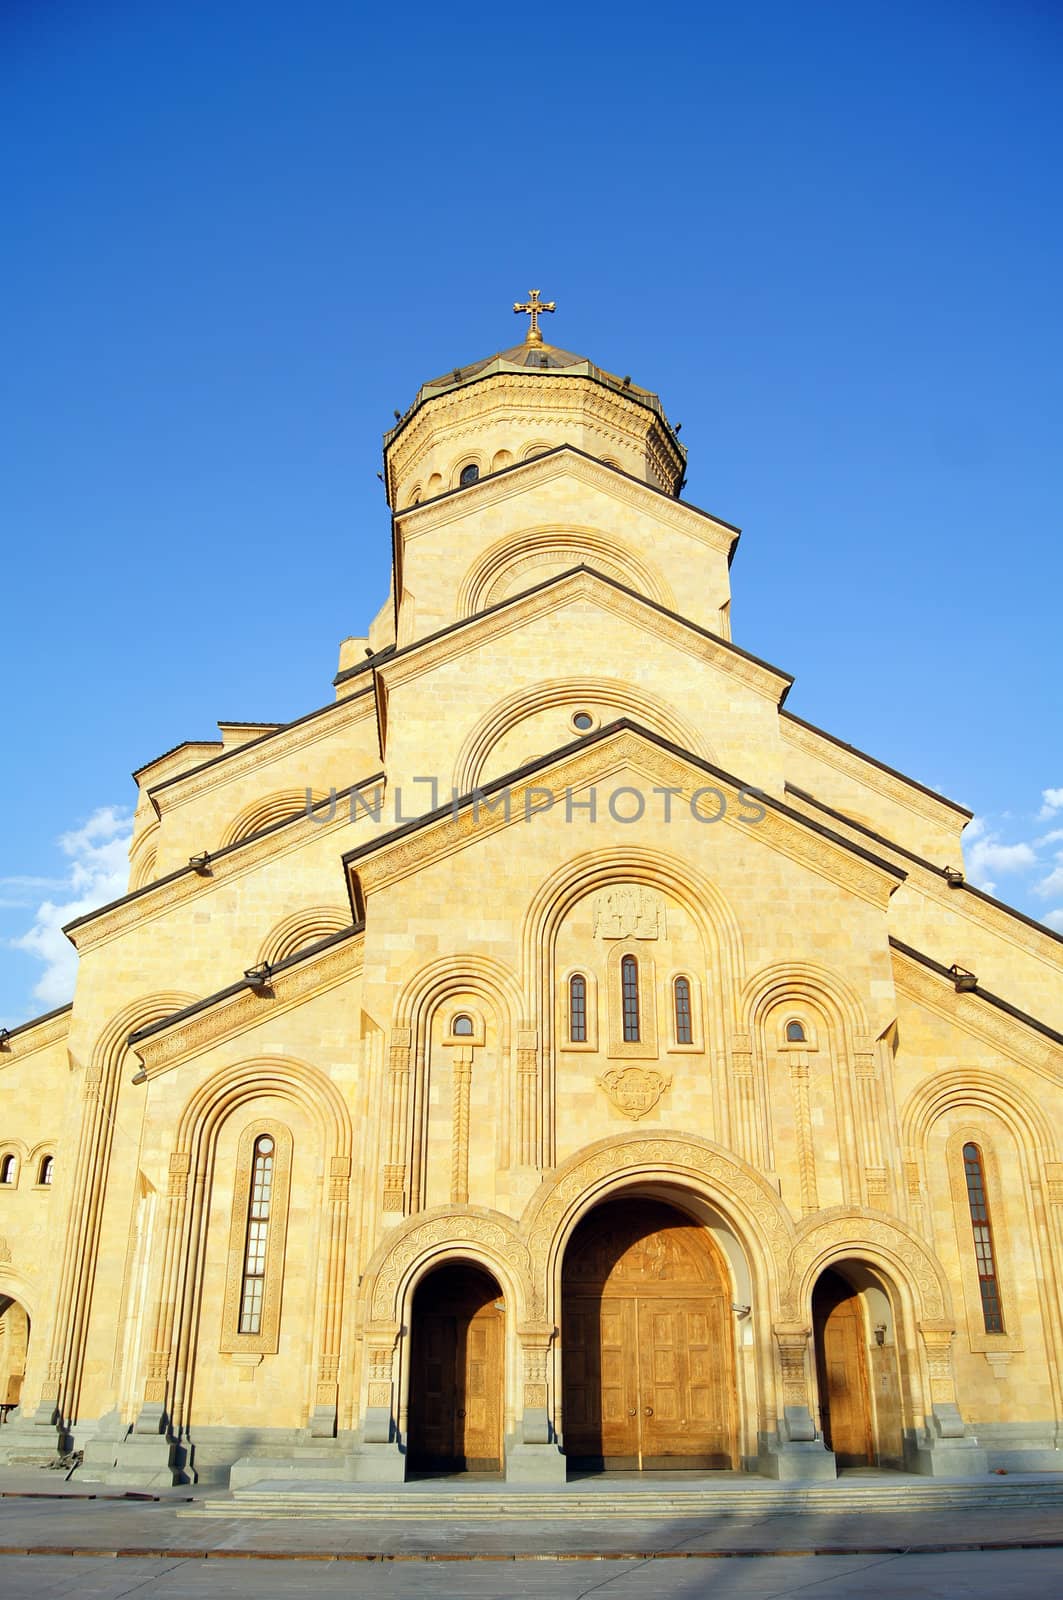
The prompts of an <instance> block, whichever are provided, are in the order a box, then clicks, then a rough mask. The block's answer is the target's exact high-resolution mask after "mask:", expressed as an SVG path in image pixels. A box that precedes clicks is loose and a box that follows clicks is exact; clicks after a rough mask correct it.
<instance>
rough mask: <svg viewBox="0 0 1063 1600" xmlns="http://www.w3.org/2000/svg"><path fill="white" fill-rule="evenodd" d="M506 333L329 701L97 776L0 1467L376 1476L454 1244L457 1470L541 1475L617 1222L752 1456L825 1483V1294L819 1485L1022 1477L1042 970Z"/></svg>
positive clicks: (12, 1308) (465, 386) (1051, 1150)
mask: <svg viewBox="0 0 1063 1600" xmlns="http://www.w3.org/2000/svg"><path fill="white" fill-rule="evenodd" d="M537 349H538V350H539V351H545V352H547V353H548V354H552V355H553V357H554V358H555V359H554V360H553V361H552V363H551V364H545V363H544V364H542V365H539V366H537V365H536V363H535V362H533V361H531V360H530V357H529V351H528V349H526V348H525V347H519V348H518V349H517V350H515V351H510V352H505V353H503V355H502V356H499V357H496V358H493V360H492V361H491V362H489V363H486V364H480V365H477V366H474V367H472V368H469V369H467V370H463V369H458V371H456V372H455V374H453V376H452V378H451V379H449V380H446V381H444V380H440V382H439V383H438V384H437V385H427V386H426V387H425V389H423V390H422V391H421V393H420V395H419V396H418V399H417V401H416V402H415V404H414V406H413V407H411V410H410V412H408V413H407V415H406V416H405V417H404V418H403V419H402V420H401V421H400V422H399V424H398V425H397V427H396V428H395V429H394V430H393V431H392V433H391V434H389V436H388V439H387V440H386V449H385V456H386V462H387V469H388V485H389V493H390V495H391V499H392V504H393V510H394V550H395V557H394V572H393V585H392V594H391V596H390V597H389V599H388V602H387V604H386V605H385V607H384V608H383V610H382V611H381V613H380V614H379V615H378V616H377V618H376V619H375V620H374V621H373V623H372V624H371V626H370V628H369V630H368V632H367V635H366V638H365V639H364V640H363V639H359V640H349V641H345V643H344V645H343V646H342V647H341V653H340V671H339V673H338V675H337V678H336V680H335V691H336V694H335V699H334V700H333V701H331V702H329V703H328V704H326V705H323V706H321V707H320V708H319V709H317V710H314V711H311V712H310V713H308V714H307V715H306V716H305V717H302V718H300V719H299V720H297V721H295V722H292V723H288V724H283V725H275V726H274V725H270V726H267V727H261V726H254V725H237V724H225V725H223V726H222V727H221V729H220V738H219V740H218V741H216V742H208V743H189V744H184V745H180V746H178V747H177V748H176V749H175V750H172V751H170V752H169V753H168V754H166V755H165V756H162V757H160V758H159V759H158V760H157V761H155V762H153V763H151V764H150V765H149V766H147V767H145V768H143V769H141V771H140V772H138V773H137V774H136V778H137V782H138V785H139V802H138V806H137V811H136V822H135V833H134V838H133V843H132V847H131V851H130V892H129V894H128V895H127V896H126V897H125V898H124V899H122V900H120V901H118V902H116V903H114V904H112V905H109V906H105V907H103V908H101V909H100V910H98V911H96V912H94V913H92V914H91V915H89V916H87V917H83V918H81V919H80V920H79V921H78V922H77V923H76V924H73V925H72V926H71V927H70V929H69V930H68V931H69V935H70V937H71V939H72V940H73V942H74V944H75V945H76V947H77V950H78V953H79V957H80V962H79V978H78V985H77V992H76V996H75V1000H74V1003H73V1006H72V1007H70V1008H66V1009H64V1010H62V1011H60V1012H57V1013H54V1014H52V1015H50V1016H48V1017H45V1018H42V1019H39V1020H38V1021H36V1022H33V1023H29V1024H27V1025H26V1026H24V1027H22V1028H19V1029H16V1030H14V1031H13V1032H12V1033H11V1034H10V1035H9V1036H8V1037H7V1038H6V1039H5V1040H4V1041H3V1043H2V1047H0V1180H5V1181H0V1405H5V1404H6V1405H9V1406H11V1407H13V1408H14V1409H13V1410H11V1411H10V1414H9V1415H8V1417H7V1420H6V1422H5V1424H4V1426H3V1429H2V1431H0V1461H32V1460H41V1461H43V1460H46V1459H48V1457H49V1456H51V1455H54V1453H55V1452H56V1449H57V1448H60V1447H62V1448H70V1447H76V1448H79V1449H84V1450H85V1452H86V1456H85V1465H84V1468H83V1471H84V1472H85V1474H86V1475H91V1476H93V1477H96V1478H101V1479H104V1480H109V1481H114V1482H128V1483H140V1484H152V1483H162V1482H169V1481H173V1480H177V1481H180V1480H181V1479H182V1478H188V1477H191V1476H196V1477H198V1478H200V1479H201V1480H215V1481H224V1480H226V1479H227V1478H231V1481H232V1482H234V1483H239V1482H248V1481H253V1480H255V1479H256V1478H261V1477H265V1476H270V1475H274V1476H284V1477H292V1476H300V1475H301V1476H308V1477H313V1476H315V1475H320V1476H327V1477H330V1478H336V1477H337V1476H344V1475H346V1476H347V1477H349V1478H351V1479H355V1480H357V1479H385V1480H387V1479H393V1480H395V1481H400V1480H401V1479H402V1478H403V1476H404V1474H405V1470H406V1454H407V1446H408V1443H409V1429H410V1385H411V1372H413V1371H415V1366H414V1364H413V1360H412V1355H411V1351H412V1349H413V1346H414V1344H415V1342H416V1340H417V1338H418V1336H419V1334H418V1316H419V1312H418V1307H417V1305H415V1297H416V1295H417V1293H418V1290H419V1288H422V1289H423V1286H424V1285H425V1284H428V1283H430V1282H431V1281H433V1275H434V1274H436V1273H437V1272H438V1271H440V1269H442V1268H443V1267H444V1265H445V1264H446V1263H453V1262H463V1263H472V1264H474V1265H476V1266H478V1267H479V1268H481V1269H482V1270H483V1271H484V1272H486V1273H487V1274H489V1275H490V1278H491V1281H492V1282H493V1284H494V1285H496V1286H497V1291H498V1299H497V1301H496V1306H497V1309H498V1314H499V1315H500V1316H501V1317H502V1318H503V1321H504V1340H503V1346H502V1348H503V1357H502V1359H501V1365H500V1368H499V1371H498V1374H497V1381H498V1384H499V1386H500V1387H499V1394H500V1398H499V1414H500V1417H501V1430H502V1437H501V1441H500V1452H499V1453H500V1457H501V1459H502V1460H503V1461H504V1467H505V1471H506V1473H507V1475H508V1476H510V1477H511V1478H514V1479H516V1478H524V1479H529V1480H540V1481H544V1482H549V1481H553V1480H556V1479H557V1478H558V1477H560V1476H563V1474H564V1471H565V1456H564V1435H565V1419H564V1394H565V1361H566V1320H567V1314H566V1311H565V1288H564V1273H565V1251H566V1244H567V1241H568V1240H569V1239H570V1237H571V1235H572V1234H573V1231H574V1230H575V1228H576V1227H577V1225H579V1224H580V1223H581V1222H583V1221H584V1220H585V1219H586V1218H588V1217H589V1216H590V1215H591V1214H592V1213H593V1212H594V1211H595V1208H598V1207H603V1206H606V1205H607V1204H608V1203H609V1202H610V1201H611V1200H615V1199H617V1198H618V1197H624V1198H626V1199H631V1198H636V1199H637V1198H638V1197H643V1198H644V1199H649V1198H651V1197H652V1198H653V1199H654V1201H655V1202H667V1203H668V1204H669V1205H671V1206H673V1207H675V1208H676V1211H677V1214H679V1215H681V1216H682V1217H683V1218H684V1219H685V1221H686V1222H687V1223H689V1222H690V1220H691V1219H693V1221H695V1222H696V1223H698V1224H699V1225H700V1227H702V1228H703V1229H704V1230H705V1232H706V1235H707V1236H709V1237H711V1240H712V1249H713V1251H714V1252H715V1254H714V1256H713V1260H714V1261H718V1262H723V1263H724V1267H722V1268H721V1269H720V1270H725V1271H726V1273H727V1274H729V1284H730V1293H731V1296H732V1304H731V1308H730V1310H729V1312H728V1316H729V1317H731V1318H732V1319H733V1328H734V1339H733V1357H732V1356H731V1355H729V1356H728V1361H730V1362H731V1366H730V1367H729V1369H728V1377H727V1384H728V1386H729V1391H728V1392H729V1399H728V1406H729V1408H730V1409H729V1412H728V1415H729V1416H732V1417H733V1425H734V1429H735V1438H736V1440H737V1457H738V1458H739V1459H740V1461H741V1462H742V1463H744V1464H745V1465H746V1466H747V1467H749V1468H750V1469H751V1470H760V1471H762V1472H766V1473H769V1474H771V1475H774V1476H780V1477H798V1476H823V1475H831V1474H833V1472H834V1471H835V1455H836V1454H837V1451H835V1452H832V1451H831V1450H830V1449H829V1448H827V1446H828V1444H829V1443H830V1438H829V1436H828V1435H829V1429H828V1428H827V1426H826V1409H825V1402H826V1390H825V1385H827V1384H828V1383H829V1382H830V1381H831V1380H830V1379H829V1376H828V1374H829V1371H830V1369H831V1363H832V1361H833V1360H834V1357H833V1356H831V1354H830V1349H829V1348H828V1344H829V1339H830V1338H831V1337H833V1336H832V1335H830V1334H829V1333H828V1331H827V1323H826V1321H823V1322H822V1326H820V1325H819V1324H818V1323H817V1317H820V1316H821V1313H820V1312H818V1311H817V1305H819V1304H820V1302H819V1301H817V1294H820V1295H822V1286H823V1285H824V1284H825V1283H826V1282H827V1281H828V1279H827V1278H825V1276H824V1275H825V1274H826V1275H828V1278H829V1279H830V1281H831V1282H833V1283H834V1284H835V1285H836V1284H837V1282H838V1280H839V1279H840V1280H841V1282H842V1284H843V1287H844V1286H847V1290H846V1291H845V1292H847V1293H850V1294H851V1306H850V1310H851V1326H853V1327H855V1328H856V1330H857V1332H856V1335H855V1338H856V1345H855V1346H854V1347H853V1348H854V1350H855V1351H856V1353H855V1354H854V1355H853V1356H852V1357H851V1360H852V1361H853V1362H855V1363H856V1366H854V1367H853V1373H855V1372H856V1367H857V1366H858V1367H859V1371H860V1374H861V1375H862V1376H861V1378H860V1382H861V1383H862V1384H863V1385H864V1388H865V1390H866V1395H865V1400H864V1406H865V1425H866V1430H867V1438H868V1441H869V1444H868V1450H869V1452H870V1453H869V1459H874V1460H877V1461H879V1462H882V1463H890V1462H894V1463H898V1464H899V1463H901V1462H905V1463H907V1465H908V1466H909V1467H912V1468H915V1469H917V1470H920V1471H925V1472H946V1473H953V1472H968V1471H974V1472H979V1471H985V1470H986V1469H987V1466H989V1465H997V1464H1002V1465H1005V1466H1012V1467H1022V1466H1040V1467H1044V1466H1050V1465H1054V1464H1056V1463H1058V1461H1059V1459H1060V1458H1059V1455H1058V1429H1059V1421H1060V1417H1061V1415H1063V1394H1061V1380H1063V1371H1061V1362H1060V1340H1061V1331H1060V1330H1061V1328H1063V1315H1061V1310H1063V1307H1061V1290H1063V1282H1061V1275H1060V1274H1061V1268H1063V1149H1061V1146H1060V1136H1059V1133H1058V1129H1059V1127H1060V1126H1061V1124H1063V1088H1061V1082H1063V1033H1061V1032H1060V1031H1059V1030H1063V982H1061V971H1063V941H1061V940H1060V939H1059V938H1058V937H1057V936H1055V935H1053V934H1052V933H1050V932H1049V931H1048V930H1047V929H1045V928H1042V927H1040V926H1038V925H1037V924H1034V923H1032V922H1030V921H1029V920H1028V919H1026V918H1023V917H1021V916H1020V915H1018V914H1017V913H1015V912H1013V911H1011V910H1009V909H1008V908H1007V907H1005V906H1001V905H1000V904H998V903H997V902H996V901H994V900H991V899H989V898H987V897H986V896H985V895H983V894H981V893H979V892H978V891H976V890H973V889H971V888H970V887H968V886H967V885H966V884H965V883H964V882H963V879H962V872H961V871H960V870H959V869H960V868H961V864H962V855H961V846H960V834H961V831H962V828H963V826H964V824H965V822H966V821H967V817H968V814H967V813H966V812H965V811H963V809H962V808H960V807H959V806H957V805H955V804H953V803H952V802H950V801H949V800H947V799H945V798H943V797H942V796H940V795H938V794H934V793H931V792H930V791H928V790H926V789H924V788H922V787H921V786H920V785H919V784H917V783H915V782H913V781H911V780H909V779H907V778H905V777H904V776H903V775H901V774H899V773H896V772H893V771H891V770H890V769H888V768H886V767H884V766H882V765H881V764H880V763H877V762H876V761H874V760H872V759H871V758H870V757H868V756H865V755H863V754H862V753H861V752H859V751H857V750H855V749H853V748H852V747H851V746H848V745H844V744H840V743H839V742H837V741H836V740H834V739H832V738H831V737H830V736H829V735H827V734H825V733H823V732H822V731H820V730H819V729H816V728H814V727H811V726H810V725H809V724H807V723H806V722H804V721H802V720H801V719H800V718H799V717H796V716H794V715H792V714H791V713H789V712H788V711H787V710H785V709H784V708H783V702H784V700H785V698H786V694H787V691H788V689H789V687H790V681H791V680H790V678H789V677H788V675H787V674H786V673H785V672H782V671H780V670H779V669H778V668H776V667H773V666H770V665H768V664H767V663H765V662H762V661H760V660H757V659H756V658H754V657H752V656H750V655H748V654H747V653H746V652H744V651H742V650H741V649H740V648H739V647H738V646H737V645H735V644H734V643H732V641H731V637H730V588H729V577H728V573H729V562H730V558H731V556H732V554H733V550H734V545H735V542H736V540H737V530H736V529H735V528H733V527H732V526H731V525H729V524H728V523H726V522H723V521H721V520H719V519H718V518H715V517H712V516H710V515H708V514H706V513H705V512H703V511H700V510H698V509H697V508H696V507H694V506H691V505H689V504H687V503H685V502H684V501H683V500H682V499H681V498H679V497H678V495H679V493H680V491H681V488H682V472H683V466H684V461H685V456H684V453H683V452H682V450H681V449H680V447H679V444H678V440H677V439H676V437H675V434H674V432H673V431H672V430H671V428H670V427H669V425H668V423H667V420H666V419H665V417H664V413H663V411H662V410H661V408H660V405H659V402H657V400H656V397H655V396H653V395H651V394H649V393H648V391H644V390H641V389H638V388H637V387H635V386H632V385H631V384H630V382H629V380H619V379H615V378H612V377H611V376H610V375H609V374H605V373H602V372H601V371H600V370H599V369H598V368H596V367H593V366H592V365H591V364H590V363H587V362H584V361H582V360H581V359H580V358H577V357H574V356H573V357H567V356H565V355H564V353H563V352H551V347H549V346H539V347H536V346H535V345H534V344H532V345H531V347H530V350H531V353H532V354H535V353H536V350H537ZM470 468H472V469H475V470H474V471H471V470H469V469H470ZM574 985H575V986H574ZM633 1019H634V1020H633ZM972 1149H973V1150H974V1151H976V1153H977V1155H976V1158H973V1157H972V1156H971V1151H972ZM266 1155H268V1160H269V1166H268V1184H269V1208H268V1218H267V1220H266V1221H265V1223H264V1224H263V1228H262V1229H261V1230H260V1237H261V1251H260V1253H259V1256H258V1258H257V1265H255V1268H254V1272H252V1271H251V1269H250V1267H249V1260H250V1257H249V1251H250V1250H251V1232H250V1231H249V1230H251V1227H252V1223H253V1222H254V1219H255V1210H254V1206H255V1203H256V1202H255V1198H254V1196H255V1193H256V1192H257V1191H255V1188H254V1186H255V1184H256V1183H258V1182H259V1180H260V1178H261V1173H262V1172H263V1171H266V1168H265V1167H262V1166H261V1163H262V1162H263V1161H264V1160H265V1158H266ZM972 1161H975V1167H974V1168H972ZM46 1163H49V1164H47V1165H46ZM972 1171H974V1172H975V1179H974V1180H972ZM972 1181H976V1184H977V1183H980V1184H981V1193H982V1196H983V1200H982V1202H981V1203H982V1204H983V1210H984V1215H985V1220H984V1221H983V1222H982V1223H981V1227H982V1232H981V1233H980V1234H979V1232H978V1224H979V1217H980V1216H981V1215H982V1213H976V1210H975V1209H972V1208H973V1207H974V1206H975V1205H976V1203H977V1196H976V1195H975V1196H973V1191H972ZM976 1240H979V1241H980V1242H981V1247H982V1255H981V1260H980V1261H979V1258H978V1257H977V1256H976ZM987 1241H988V1244H987ZM987 1250H988V1254H987ZM987 1263H988V1265H987ZM252 1278H255V1280H256V1282H257V1283H258V1288H257V1289H256V1290H255V1293H256V1294H258V1295H259V1299H258V1301H256V1302H255V1305H256V1306H257V1310H254V1312H253V1314H251V1313H248V1311H247V1307H248V1305H249V1304H250V1301H248V1299H247V1296H248V1293H249V1288H248V1285H249V1282H250V1281H251V1279H252ZM817 1286H819V1288H817ZM994 1296H995V1297H996V1298H995V1300H994V1298H993V1297H994ZM418 1303H419V1304H421V1303H424V1302H418ZM994 1307H995V1309H994ZM825 1315H826V1314H825V1313H823V1314H822V1317H825ZM852 1319H855V1320H852ZM848 1325H849V1324H847V1326H848ZM825 1341H827V1342H825ZM857 1347H859V1348H857ZM492 1381H493V1380H492ZM853 1381H854V1382H855V1379H854V1380H853ZM839 1404H840V1402H839ZM647 1414H648V1413H647ZM833 1426H834V1428H835V1432H836V1433H837V1430H838V1429H839V1428H840V1427H841V1422H840V1411H839V1410H838V1405H836V1406H835V1414H834V1424H833ZM639 1459H640V1461H641V1459H642V1457H641V1451H640V1455H639ZM839 1459H841V1457H840V1456H839ZM680 1464H681V1463H680Z"/></svg>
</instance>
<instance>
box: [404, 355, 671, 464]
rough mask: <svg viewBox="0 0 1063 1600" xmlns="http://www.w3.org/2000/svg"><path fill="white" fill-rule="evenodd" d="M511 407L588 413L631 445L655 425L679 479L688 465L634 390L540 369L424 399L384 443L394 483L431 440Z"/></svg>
mask: <svg viewBox="0 0 1063 1600" xmlns="http://www.w3.org/2000/svg"><path fill="white" fill-rule="evenodd" d="M507 405H508V406H509V407H512V409H513V410H515V411H517V412H521V413H523V412H526V411H529V410H534V409H535V408H536V407H539V408H540V409H541V410H542V413H543V416H544V419H545V420H547V421H549V422H553V423H555V424H556V423H557V421H558V420H559V418H566V417H572V416H579V415H584V416H590V417H592V418H594V419H595V420H596V421H600V422H603V423H605V424H606V425H607V426H609V427H612V428H615V429H619V430H620V431H621V432H622V433H623V434H625V435H626V436H627V437H628V438H629V439H630V440H631V441H632V443H634V444H637V445H642V444H644V443H645V441H646V437H647V434H648V433H649V432H650V431H651V429H652V428H653V427H654V426H656V428H657V431H658V432H659V434H660V436H661V440H662V445H663V447H664V449H665V450H666V451H667V456H668V468H669V471H670V472H671V473H672V474H673V475H674V476H675V477H676V478H677V479H678V478H680V477H682V475H683V472H684V470H685V467H686V459H685V455H684V452H683V451H682V449H681V447H680V446H679V445H678V443H677V442H676V441H674V440H673V439H672V438H671V436H670V430H669V429H668V427H667V424H666V423H662V419H661V418H660V416H659V415H658V413H657V412H656V411H655V410H654V408H653V407H652V406H648V405H646V404H645V403H644V402H642V401H640V400H639V399H638V398H637V397H636V396H635V395H634V394H632V395H624V394H621V393H619V392H618V391H616V390H614V389H611V388H606V387H605V386H604V385H602V384H601V383H599V382H598V381H597V380H596V379H594V378H592V377H591V376H590V375H589V374H585V373H571V374H560V373H557V372H554V373H549V372H544V371H528V372H495V373H488V374H487V375H485V376H484V377H482V378H478V379H476V380H475V381H474V382H472V383H470V384H467V385H463V386H462V387H460V388H454V389H446V390H443V391H442V392H441V393H440V394H437V395H432V396H430V397H428V398H427V399H426V400H425V401H424V402H423V403H422V404H421V405H420V406H419V407H418V409H417V412H416V414H415V415H414V416H412V417H410V418H409V420H408V421H407V423H406V425H405V427H404V428H403V429H402V432H401V433H400V434H399V435H398V437H396V438H394V439H392V440H391V441H390V442H389V443H387V444H386V446H385V452H384V453H385V458H386V460H387V462H388V464H389V467H390V469H391V471H392V473H393V475H394V478H395V481H398V479H399V478H400V477H406V476H407V475H408V474H409V473H411V472H413V471H414V470H415V469H416V467H417V464H418V462H419V461H420V460H421V459H422V458H423V456H424V454H425V452H426V450H427V449H428V448H429V446H430V442H431V443H434V442H436V441H437V440H438V439H439V438H441V437H442V438H444V439H445V438H446V437H448V436H449V435H451V434H453V433H455V432H459V431H463V430H465V429H467V428H468V427H469V426H470V425H474V424H475V423H477V422H478V421H480V419H482V418H484V417H488V416H490V415H492V414H493V413H495V414H496V413H498V412H499V411H504V410H506V408H507Z"/></svg>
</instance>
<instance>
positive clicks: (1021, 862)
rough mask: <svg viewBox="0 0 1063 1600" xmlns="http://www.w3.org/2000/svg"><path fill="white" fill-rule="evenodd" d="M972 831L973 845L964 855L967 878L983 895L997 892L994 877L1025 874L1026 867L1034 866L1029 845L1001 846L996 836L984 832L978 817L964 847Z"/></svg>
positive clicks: (984, 826) (1034, 858)
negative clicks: (983, 892)
mask: <svg viewBox="0 0 1063 1600" xmlns="http://www.w3.org/2000/svg"><path fill="white" fill-rule="evenodd" d="M972 828H973V829H974V843H973V844H970V846H969V848H968V849H965V851H964V857H965V860H966V863H967V876H968V878H969V879H970V880H971V882H972V883H973V884H976V885H977V886H978V888H980V889H984V890H985V892H986V894H993V893H994V892H995V890H996V879H995V878H994V877H993V876H992V874H993V873H997V872H1003V873H1009V872H1024V871H1026V869H1027V868H1028V867H1034V866H1036V865H1037V853H1036V851H1035V850H1034V848H1033V846H1032V845H1029V844H1026V843H1020V844H1001V842H1000V837H999V835H998V834H996V833H988V832H987V831H986V823H985V821H984V820H983V819H982V818H981V817H975V818H974V820H973V822H972V823H971V824H970V826H969V827H968V829H967V838H966V840H965V843H967V842H969V840H970V838H971V830H972Z"/></svg>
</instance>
